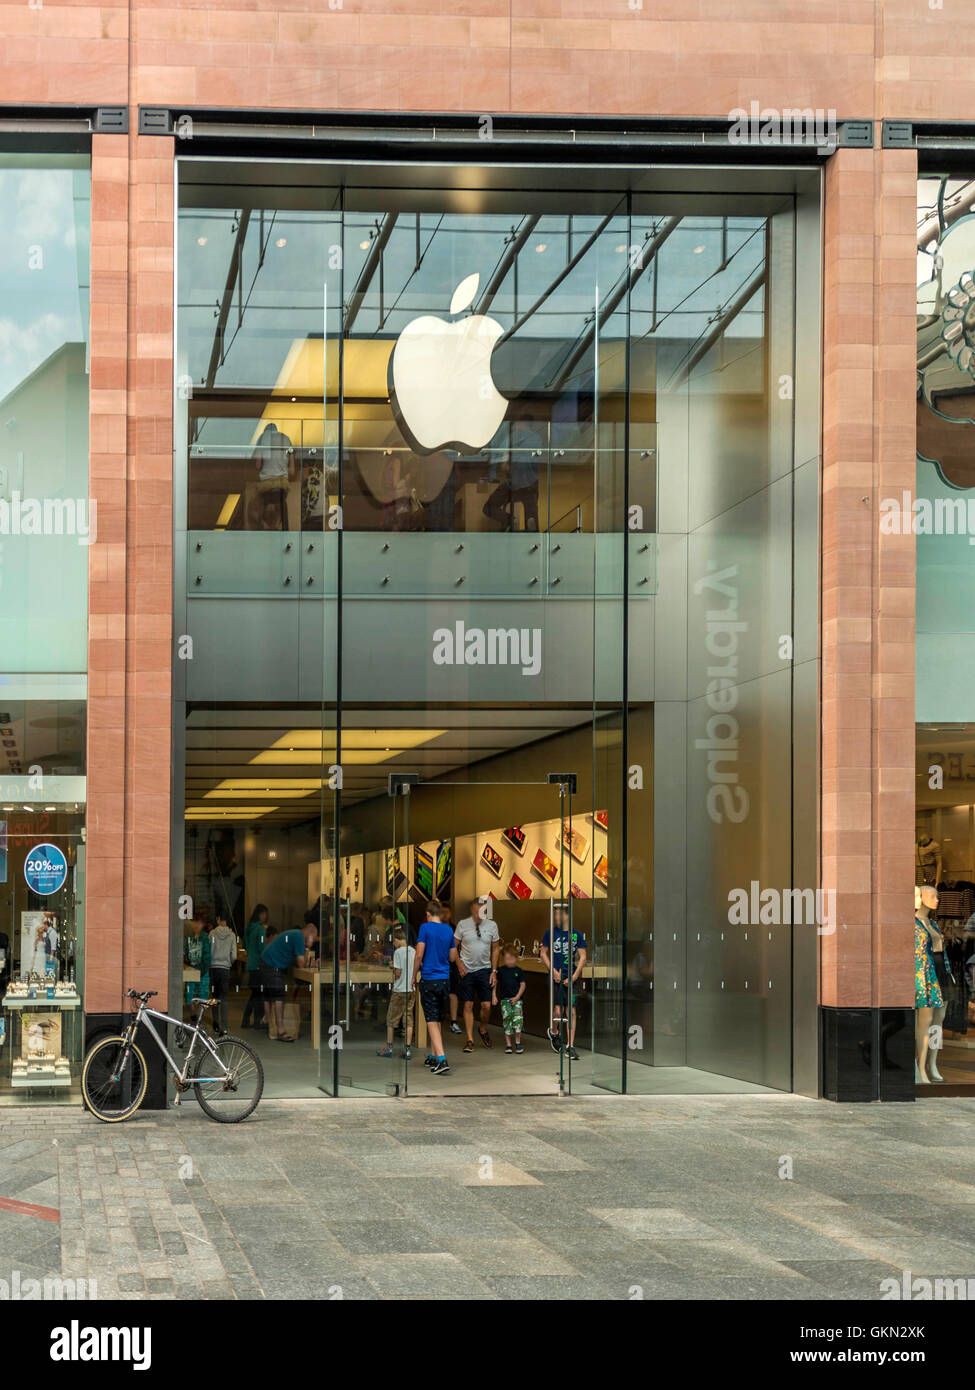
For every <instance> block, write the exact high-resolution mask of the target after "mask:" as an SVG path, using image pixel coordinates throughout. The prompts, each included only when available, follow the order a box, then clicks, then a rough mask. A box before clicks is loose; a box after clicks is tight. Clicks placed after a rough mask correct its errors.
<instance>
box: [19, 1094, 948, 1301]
mask: <svg viewBox="0 0 975 1390" xmlns="http://www.w3.org/2000/svg"><path fill="white" fill-rule="evenodd" d="M973 1117H975V1101H971V1100H957V1099H954V1100H941V1101H938V1100H932V1101H928V1100H925V1101H923V1102H919V1103H917V1104H915V1105H899V1106H897V1105H889V1106H848V1107H842V1106H835V1105H829V1104H827V1103H825V1102H814V1101H806V1100H802V1099H797V1098H795V1097H785V1096H707V1097H702V1096H694V1097H676V1096H673V1097H671V1096H666V1097H664V1096H658V1097H627V1098H625V1099H618V1098H605V1099H602V1098H600V1099H597V1098H591V1099H590V1098H579V1099H577V1098H572V1099H567V1100H557V1099H552V1100H544V1099H539V1098H537V1097H536V1098H532V1099H527V1098H521V1097H509V1098H505V1099H487V1098H477V1099H475V1098H464V1097H456V1098H449V1097H444V1098H437V1099H431V1100H427V1099H418V1098H414V1099H410V1100H366V1099H364V1100H350V1101H345V1102H342V1101H339V1102H336V1101H329V1100H325V1099H321V1100H310V1101H292V1102H285V1101H267V1102H264V1103H263V1104H262V1105H261V1107H260V1109H259V1110H258V1112H257V1114H256V1115H255V1116H254V1117H253V1119H251V1120H250V1121H248V1122H247V1123H245V1124H244V1125H241V1126H227V1127H221V1126H219V1125H215V1124H213V1123H211V1122H210V1121H208V1120H207V1119H206V1118H205V1116H204V1115H203V1114H202V1112H201V1111H199V1109H198V1108H197V1107H196V1106H195V1104H194V1102H193V1101H192V1100H189V1101H187V1102H184V1106H183V1108H182V1109H181V1110H180V1111H179V1112H169V1113H152V1112H142V1113H141V1114H140V1115H138V1116H137V1117H136V1118H135V1119H133V1120H131V1121H129V1122H127V1123H125V1124H123V1125H118V1126H106V1125H100V1124H98V1123H97V1122H96V1121H94V1120H92V1119H91V1118H90V1117H89V1116H87V1115H85V1114H83V1113H82V1112H80V1111H79V1112H68V1111H66V1110H64V1109H62V1108H50V1109H36V1110H33V1111H31V1112H26V1111H23V1110H8V1111H4V1112H2V1113H0V1278H4V1279H11V1278H13V1277H14V1272H15V1271H17V1272H19V1277H20V1279H21V1281H23V1280H24V1279H27V1278H44V1277H53V1276H61V1277H62V1278H64V1279H71V1280H75V1281H78V1280H81V1279H86V1280H94V1281H95V1284H96V1288H97V1296H98V1297H106V1298H107V1297H118V1296H122V1297H125V1298H133V1299H137V1298H146V1297H148V1298H152V1299H173V1298H178V1299H200V1298H242V1299H285V1298H294V1297H314V1298H322V1299H327V1298H339V1297H341V1298H347V1299H429V1298H437V1299H452V1300H456V1299H469V1298H474V1299H487V1300H491V1299H531V1300H534V1299H539V1298H546V1299H570V1298H571V1299H580V1298H581V1299H587V1300H588V1299H600V1300H607V1299H631V1298H634V1297H640V1296H642V1297H643V1298H646V1299H680V1298H692V1297H702V1298H709V1299H789V1300H803V1299H808V1300H820V1299H824V1300H829V1299H845V1298H855V1299H864V1300H875V1299H878V1298H879V1297H880V1293H881V1289H880V1281H881V1280H882V1279H885V1278H889V1277H891V1276H893V1277H896V1278H898V1279H899V1278H901V1277H902V1274H903V1271H904V1270H910V1271H911V1274H912V1276H913V1277H915V1278H916V1277H925V1278H952V1279H958V1278H965V1279H971V1278H975V1186H973V1185H972V1183H971V1182H970V1181H969V1175H970V1173H971V1172H972V1169H973V1163H972V1157H973V1138H972V1136H973V1128H972V1119H973ZM789 1171H791V1174H792V1176H791V1178H790V1177H788V1176H785V1175H786V1174H787V1173H788V1172H789ZM19 1204H25V1205H26V1209H22V1208H21V1206H20V1205H19ZM27 1204H29V1205H27ZM34 1208H37V1209H39V1211H35V1210H34ZM45 1216H46V1217H47V1219H45Z"/></svg>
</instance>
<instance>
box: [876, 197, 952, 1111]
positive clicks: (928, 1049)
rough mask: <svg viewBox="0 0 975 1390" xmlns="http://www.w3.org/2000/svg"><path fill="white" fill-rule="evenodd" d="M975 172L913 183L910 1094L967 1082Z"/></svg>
mask: <svg viewBox="0 0 975 1390" xmlns="http://www.w3.org/2000/svg"><path fill="white" fill-rule="evenodd" d="M973 205H975V180H973V179H972V178H969V177H965V176H964V175H960V174H959V175H949V174H947V173H944V174H930V175H926V176H924V177H922V178H920V179H919V180H918V197H917V232H918V272H917V368H918V396H917V487H916V492H915V496H914V497H913V498H912V497H911V496H909V495H905V496H903V497H898V498H888V499H884V502H883V513H884V516H883V520H882V523H881V524H882V527H883V528H884V529H886V530H888V531H891V532H894V533H898V532H899V533H901V534H910V533H911V532H913V533H914V534H915V535H916V536H917V636H916V651H917V693H916V704H915V707H916V718H917V720H918V724H917V741H916V757H917V766H916V769H915V772H916V779H915V787H916V797H915V831H916V833H915V862H914V869H915V874H914V881H915V884H916V895H915V896H916V903H915V907H916V919H915V945H916V951H915V963H916V972H915V980H916V985H915V1021H916V1054H915V1055H916V1069H915V1079H916V1081H917V1082H918V1090H919V1093H920V1092H922V1091H923V1094H925V1095H932V1094H935V1095H936V1094H957V1093H958V1088H959V1087H961V1088H962V1089H963V1090H964V1089H965V1088H968V1089H971V1088H972V1087H973V1086H975V1060H973V1059H975V1052H973V1048H975V1038H973V1035H972V1034H971V1033H970V1031H969V1030H970V1028H972V1027H975V1002H972V1001H973V996H975V980H973V969H975V915H973V914H975V823H973V815H975V809H973V808H975V792H973V791H972V787H973V786H975V723H973V715H975V705H973V698H972V691H973V678H975V621H973V617H972V614H973V608H972V599H973V597H975V587H973V582H975V564H973V560H972V551H971V548H970V547H971V546H972V544H973V540H975V469H973V460H975V418H973V417H975V410H973V407H975V331H973V318H972V307H971V306H972V305H973V304H975V281H973V280H972V272H973V271H975V215H973V213H972V207H973Z"/></svg>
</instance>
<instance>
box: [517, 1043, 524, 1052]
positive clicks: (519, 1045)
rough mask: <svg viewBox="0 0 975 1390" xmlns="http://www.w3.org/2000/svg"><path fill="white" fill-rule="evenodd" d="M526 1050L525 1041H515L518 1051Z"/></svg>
mask: <svg viewBox="0 0 975 1390" xmlns="http://www.w3.org/2000/svg"><path fill="white" fill-rule="evenodd" d="M524 1050H525V1046H524V1043H515V1051H516V1052H524Z"/></svg>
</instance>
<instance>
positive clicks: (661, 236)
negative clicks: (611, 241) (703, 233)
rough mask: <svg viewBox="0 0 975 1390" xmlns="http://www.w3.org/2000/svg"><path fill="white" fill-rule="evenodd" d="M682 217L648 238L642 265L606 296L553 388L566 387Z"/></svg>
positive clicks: (554, 382) (641, 258) (665, 221)
mask: <svg viewBox="0 0 975 1390" xmlns="http://www.w3.org/2000/svg"><path fill="white" fill-rule="evenodd" d="M680 221H681V219H680V218H679V217H668V218H666V219H665V220H664V222H663V224H662V226H661V227H660V229H659V230H658V231H657V232H655V233H654V235H653V236H652V237H651V238H650V240H649V241H648V242H644V244H643V247H642V249H641V257H640V264H639V266H637V268H636V270H628V271H627V274H626V275H624V276H623V280H622V283H621V284H620V285H619V286H618V287H617V288H616V289H615V290H614V291H613V292H612V294H611V295H610V296H609V298H608V299H607V300H606V303H605V304H604V305H602V306H601V308H600V309H599V311H598V319H597V317H596V315H594V316H593V322H592V323H591V324H590V326H589V327H588V328H587V329H586V331H585V332H584V333H583V335H582V337H581V338H580V339H579V342H578V343H577V344H576V346H575V348H574V349H573V350H572V352H571V354H570V355H569V357H568V359H567V360H566V362H565V363H564V365H563V366H562V368H561V369H560V371H559V374H558V376H557V377H556V378H555V380H554V381H553V382H551V383H550V389H551V390H553V391H560V390H561V389H562V387H563V385H564V384H565V382H566V381H567V380H568V378H569V377H570V376H571V375H572V373H573V372H574V371H575V369H576V367H577V366H578V364H579V363H580V362H581V361H582V359H583V357H585V355H586V353H587V352H588V351H589V349H590V348H591V347H592V345H593V342H594V341H595V338H596V333H597V331H598V330H599V329H601V328H602V327H603V325H604V324H605V323H606V322H608V320H609V319H610V318H612V316H613V314H614V313H615V312H616V310H617V309H618V308H619V306H620V304H621V303H622V302H623V299H624V297H625V295H626V292H627V290H628V289H629V288H631V287H632V286H633V285H635V284H636V282H637V280H639V278H640V276H641V275H642V274H643V273H644V271H646V270H647V269H648V268H649V266H650V265H651V263H652V262H653V260H654V259H655V258H656V255H657V252H658V251H659V250H660V248H661V246H663V244H664V242H665V241H666V240H667V238H668V237H669V236H670V235H671V233H672V232H674V231H676V229H677V226H678V224H679V223H680Z"/></svg>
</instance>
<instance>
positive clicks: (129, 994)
mask: <svg viewBox="0 0 975 1390" xmlns="http://www.w3.org/2000/svg"><path fill="white" fill-rule="evenodd" d="M158 993H159V991H158V990H156V989H147V990H145V992H144V993H142V994H139V993H138V992H137V991H136V990H134V989H127V990H126V991H125V996H126V998H127V999H141V1000H142V1002H143V1003H145V1001H146V1000H147V999H154V998H155V997H156V995H157V994H158Z"/></svg>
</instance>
